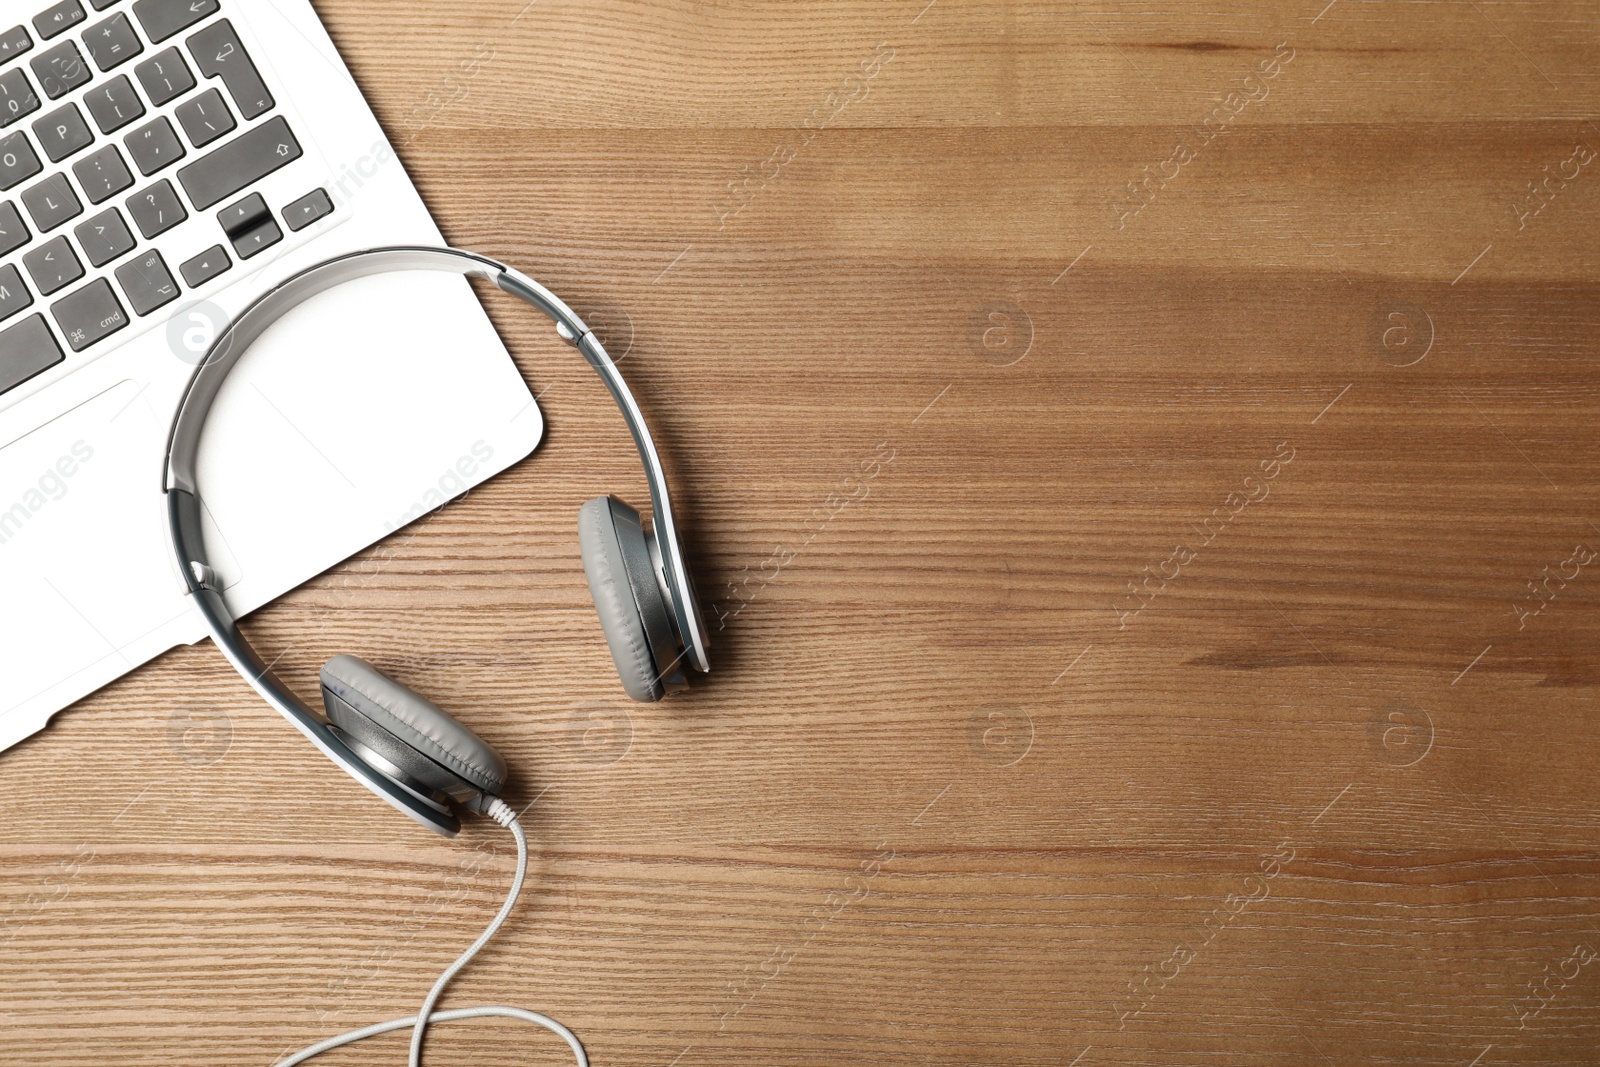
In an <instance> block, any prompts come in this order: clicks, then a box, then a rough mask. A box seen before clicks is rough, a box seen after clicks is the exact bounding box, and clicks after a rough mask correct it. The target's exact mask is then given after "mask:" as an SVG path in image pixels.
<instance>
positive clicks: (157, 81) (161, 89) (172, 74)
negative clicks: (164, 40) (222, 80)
mask: <svg viewBox="0 0 1600 1067" xmlns="http://www.w3.org/2000/svg"><path fill="white" fill-rule="evenodd" d="M133 72H134V73H135V74H137V75H138V76H139V84H140V85H142V86H144V91H145V95H146V96H148V97H150V102H151V103H152V104H154V105H155V106H156V107H160V106H161V105H162V104H165V103H166V102H167V101H168V100H176V99H177V98H178V97H180V96H182V95H183V94H184V93H186V92H188V91H189V90H190V89H193V88H194V75H193V74H190V73H189V64H187V63H185V62H184V61H183V53H182V52H179V51H178V50H177V49H176V48H169V49H167V50H166V51H165V52H157V53H156V54H155V55H153V56H151V57H150V58H149V59H147V60H145V61H144V62H143V63H140V64H139V65H138V66H137V67H134V68H133Z"/></svg>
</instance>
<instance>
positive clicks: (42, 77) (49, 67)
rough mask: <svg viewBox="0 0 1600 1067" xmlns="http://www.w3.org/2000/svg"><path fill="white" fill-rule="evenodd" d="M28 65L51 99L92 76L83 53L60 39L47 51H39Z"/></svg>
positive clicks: (69, 42) (64, 93) (70, 43)
mask: <svg viewBox="0 0 1600 1067" xmlns="http://www.w3.org/2000/svg"><path fill="white" fill-rule="evenodd" d="M28 65H29V66H31V67H32V68H33V75H34V77H36V78H38V79H39V88H41V89H43V90H44V95H46V96H48V97H49V98H50V99H52V100H54V99H55V98H56V97H58V96H64V95H66V94H67V93H70V92H72V90H74V89H76V88H77V87H78V86H80V85H82V84H83V83H84V82H86V81H88V80H89V79H90V77H92V76H93V75H92V73H91V72H90V70H89V64H87V63H85V62H84V61H83V53H81V52H79V51H78V46H77V45H75V44H73V43H72V42H71V41H62V42H61V43H60V44H58V45H56V46H55V47H54V48H52V49H50V50H49V51H48V52H41V53H40V54H39V55H37V56H34V57H33V59H32V60H30V61H29V63H28Z"/></svg>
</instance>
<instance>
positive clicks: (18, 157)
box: [0, 130, 44, 189]
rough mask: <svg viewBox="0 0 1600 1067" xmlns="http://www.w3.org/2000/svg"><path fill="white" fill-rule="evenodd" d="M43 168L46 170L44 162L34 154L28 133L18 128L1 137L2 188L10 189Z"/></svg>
mask: <svg viewBox="0 0 1600 1067" xmlns="http://www.w3.org/2000/svg"><path fill="white" fill-rule="evenodd" d="M41 170H44V164H43V163H40V162H39V157H38V156H37V155H35V154H34V151H33V146H32V145H31V144H29V143H28V135H27V134H25V133H23V132H22V131H21V130H18V131H17V132H16V133H12V134H7V135H6V136H5V137H0V189H9V188H11V187H12V186H13V185H16V184H17V183H18V182H23V181H27V180H28V179H29V178H31V177H33V176H34V175H35V174H38V173H39V172H40V171H41Z"/></svg>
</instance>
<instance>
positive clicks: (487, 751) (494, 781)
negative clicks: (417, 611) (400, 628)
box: [322, 656, 506, 796]
mask: <svg viewBox="0 0 1600 1067" xmlns="http://www.w3.org/2000/svg"><path fill="white" fill-rule="evenodd" d="M322 703H323V706H324V707H325V708H326V709H327V712H328V719H329V721H330V722H332V723H333V724H334V725H335V726H337V727H338V728H339V729H340V730H341V731H343V732H344V733H345V734H346V735H348V736H349V737H350V738H351V739H353V740H355V741H356V742H358V743H360V744H362V745H365V746H366V747H367V748H370V749H371V750H373V751H374V752H376V753H377V754H378V755H380V756H382V757H383V758H384V759H386V760H388V761H389V762H390V763H392V764H394V765H395V766H396V767H398V768H400V769H401V770H402V771H404V772H405V773H406V774H407V775H409V776H410V777H412V778H414V779H416V780H417V781H418V782H421V783H422V784H423V785H425V786H427V787H428V788H430V789H433V790H436V791H439V792H444V793H451V794H457V793H460V792H461V791H462V787H463V785H465V786H468V787H470V788H471V789H472V790H475V791H479V792H483V793H487V794H489V795H490V796H495V795H498V794H499V792H500V791H501V790H502V789H503V788H505V784H506V763H505V760H503V759H501V758H500V754H499V753H498V752H496V751H495V750H494V749H493V748H492V747H490V745H489V743H488V742H487V741H485V740H484V739H483V738H481V737H479V736H478V735H477V734H475V733H473V732H472V731H471V730H469V729H467V728H466V727H465V726H463V725H462V724H461V723H459V722H457V721H456V720H455V719H454V718H452V717H451V716H450V714H449V713H448V712H446V711H445V710H444V709H443V708H441V707H439V706H438V705H437V704H435V703H434V702H433V701H431V700H429V699H427V698H426V697H424V696H422V695H421V694H419V693H417V692H415V691H414V690H411V689H408V688H407V687H406V686H403V685H401V684H400V683H399V682H397V681H395V680H394V679H393V678H390V677H389V676H388V675H386V674H384V673H383V672H382V671H380V670H378V669H377V668H376V667H374V666H373V665H372V664H370V663H368V662H366V661H365V660H362V659H358V658H356V657H355V656H335V657H333V658H332V659H330V660H329V661H328V662H327V663H326V664H325V665H324V666H323V668H322Z"/></svg>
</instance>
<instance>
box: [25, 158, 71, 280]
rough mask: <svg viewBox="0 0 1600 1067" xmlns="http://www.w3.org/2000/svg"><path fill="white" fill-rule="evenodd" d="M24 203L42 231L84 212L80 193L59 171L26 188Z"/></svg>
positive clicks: (47, 231)
mask: <svg viewBox="0 0 1600 1067" xmlns="http://www.w3.org/2000/svg"><path fill="white" fill-rule="evenodd" d="M22 203H23V206H25V207H26V208H27V209H28V214H29V215H32V216H33V224H34V226H36V227H38V230H39V232H40V233H49V232H50V231H51V230H53V229H55V228H56V227H57V226H60V225H61V224H62V223H63V222H66V221H67V220H68V219H72V218H77V217H78V216H79V215H81V214H83V204H82V203H80V202H79V200H78V194H77V193H74V192H73V191H72V186H71V184H69V183H68V182H67V176H66V175H65V174H61V173H59V172H58V173H55V174H52V175H50V177H48V178H46V179H45V180H44V181H42V182H40V183H39V184H38V185H35V186H32V187H30V188H28V189H26V190H24V192H23V194H22ZM68 280H69V281H70V280H71V279H68Z"/></svg>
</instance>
